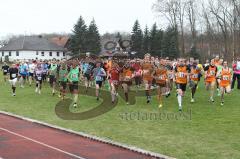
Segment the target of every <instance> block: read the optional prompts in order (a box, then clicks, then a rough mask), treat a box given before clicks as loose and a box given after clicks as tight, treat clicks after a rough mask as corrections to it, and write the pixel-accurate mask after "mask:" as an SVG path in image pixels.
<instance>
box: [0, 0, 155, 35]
mask: <svg viewBox="0 0 240 159" xmlns="http://www.w3.org/2000/svg"><path fill="white" fill-rule="evenodd" d="M154 2H155V0H0V4H1V9H0V20H1V24H0V37H6V36H8V35H11V34H24V33H26V34H40V33H51V32H57V33H59V32H66V33H69V32H71V30H72V28H73V25H74V24H75V23H76V22H77V19H78V18H79V16H80V15H82V16H83V17H84V19H85V21H86V23H87V24H89V22H90V21H91V20H92V18H94V19H95V21H96V23H97V25H98V27H99V31H100V33H101V34H103V33H105V32H115V31H126V32H130V31H131V28H132V26H133V23H134V21H135V20H136V19H139V21H140V24H141V26H142V28H144V27H145V25H146V24H147V25H149V26H151V25H152V24H153V23H154V22H157V18H156V14H154V13H153V12H152V9H151V7H152V4H153V3H154Z"/></svg>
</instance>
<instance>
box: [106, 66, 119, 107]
mask: <svg viewBox="0 0 240 159" xmlns="http://www.w3.org/2000/svg"><path fill="white" fill-rule="evenodd" d="M119 73H120V68H119V66H118V64H117V63H115V62H113V63H112V68H111V69H110V70H109V74H108V76H109V77H108V79H109V83H110V88H111V96H112V103H114V102H115V98H116V96H117V89H118V85H119Z"/></svg>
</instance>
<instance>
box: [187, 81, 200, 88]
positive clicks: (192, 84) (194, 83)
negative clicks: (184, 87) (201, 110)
mask: <svg viewBox="0 0 240 159" xmlns="http://www.w3.org/2000/svg"><path fill="white" fill-rule="evenodd" d="M197 85H198V81H193V80H191V81H190V83H189V87H190V88H194V87H196V86H197Z"/></svg>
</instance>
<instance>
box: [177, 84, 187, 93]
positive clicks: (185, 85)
mask: <svg viewBox="0 0 240 159" xmlns="http://www.w3.org/2000/svg"><path fill="white" fill-rule="evenodd" d="M176 87H177V89H181V90H182V91H183V92H185V91H186V88H187V84H180V83H176Z"/></svg>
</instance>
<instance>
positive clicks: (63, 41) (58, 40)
mask: <svg viewBox="0 0 240 159" xmlns="http://www.w3.org/2000/svg"><path fill="white" fill-rule="evenodd" d="M68 39H69V37H67V36H60V37H53V38H51V39H49V40H50V41H51V42H52V43H55V44H57V45H58V46H62V47H64V46H65V45H66V43H67V41H68Z"/></svg>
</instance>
